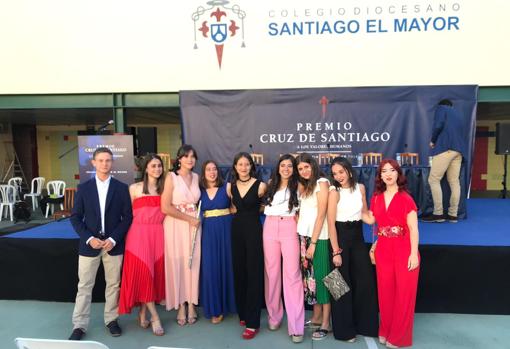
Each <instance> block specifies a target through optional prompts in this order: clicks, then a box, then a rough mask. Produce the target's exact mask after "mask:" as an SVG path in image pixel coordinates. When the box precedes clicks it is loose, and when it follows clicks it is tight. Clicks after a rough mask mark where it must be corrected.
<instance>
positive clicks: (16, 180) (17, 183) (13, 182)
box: [7, 177, 23, 201]
mask: <svg viewBox="0 0 510 349" xmlns="http://www.w3.org/2000/svg"><path fill="white" fill-rule="evenodd" d="M21 183H23V178H21V177H12V178H11V179H9V181H8V182H7V184H9V185H12V186H13V187H14V188H16V192H15V193H14V194H15V195H16V197H15V198H14V200H15V201H19V200H21V195H20V194H21Z"/></svg>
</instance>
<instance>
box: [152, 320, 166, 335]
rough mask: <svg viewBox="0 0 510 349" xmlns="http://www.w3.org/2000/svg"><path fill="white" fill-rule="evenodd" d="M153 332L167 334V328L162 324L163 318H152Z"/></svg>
mask: <svg viewBox="0 0 510 349" xmlns="http://www.w3.org/2000/svg"><path fill="white" fill-rule="evenodd" d="M151 326H152V333H153V334H154V335H155V336H163V335H164V334H165V329H164V328H163V326H162V325H161V320H160V319H157V320H151Z"/></svg>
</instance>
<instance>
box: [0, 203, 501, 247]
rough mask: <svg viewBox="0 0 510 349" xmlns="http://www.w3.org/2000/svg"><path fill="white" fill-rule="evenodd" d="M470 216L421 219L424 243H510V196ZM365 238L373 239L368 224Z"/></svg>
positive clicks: (56, 231)
mask: <svg viewBox="0 0 510 349" xmlns="http://www.w3.org/2000/svg"><path fill="white" fill-rule="evenodd" d="M467 212H468V217H469V218H468V219H467V220H461V221H459V222H458V223H441V224H438V223H422V222H420V223H419V230H420V244H421V245H458V246H510V200H501V199H469V200H468V201H467ZM4 237H8V238H31V239H37V238H39V239H77V238H78V235H77V234H76V233H75V232H74V230H73V228H72V226H71V223H70V222H69V220H68V219H66V220H63V221H60V222H52V223H48V224H45V225H42V226H39V227H35V228H31V229H28V230H25V231H21V232H17V233H13V234H9V235H5V236H4ZM365 240H366V241H367V242H370V241H372V232H371V228H370V227H368V226H366V227H365Z"/></svg>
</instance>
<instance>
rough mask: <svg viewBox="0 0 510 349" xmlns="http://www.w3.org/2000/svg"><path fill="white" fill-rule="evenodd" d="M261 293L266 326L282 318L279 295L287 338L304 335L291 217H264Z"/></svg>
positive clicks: (297, 251) (297, 241) (300, 291)
mask: <svg viewBox="0 0 510 349" xmlns="http://www.w3.org/2000/svg"><path fill="white" fill-rule="evenodd" d="M263 241H264V278H265V280H264V281H265V285H264V291H265V292H264V294H265V298H266V307H267V312H268V314H269V324H271V325H274V326H275V325H279V324H280V323H281V321H282V318H283V304H282V296H281V294H282V272H281V271H282V266H281V261H282V256H283V295H284V298H285V309H286V311H287V325H288V331H289V335H302V334H304V323H305V308H304V299H303V298H304V293H303V284H302V281H301V279H302V278H301V269H300V266H299V258H300V255H299V239H298V234H297V227H296V220H295V219H294V217H280V216H267V217H266V221H265V222H264V235H263Z"/></svg>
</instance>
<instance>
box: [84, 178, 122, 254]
mask: <svg viewBox="0 0 510 349" xmlns="http://www.w3.org/2000/svg"><path fill="white" fill-rule="evenodd" d="M111 179H112V177H111V176H108V178H107V179H106V180H104V181H102V180H100V179H99V178H98V177H97V175H96V186H97V194H98V196H99V211H100V212H101V231H102V232H103V233H106V231H105V226H104V216H105V212H106V196H107V195H108V188H109V187H110V181H111ZM93 238H94V237H93V236H91V237H90V238H89V239H88V240H87V244H88V243H89V242H90V240H92V239H93ZM108 240H110V241H111V242H112V243H113V246H115V244H116V242H115V240H114V239H112V238H108Z"/></svg>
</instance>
